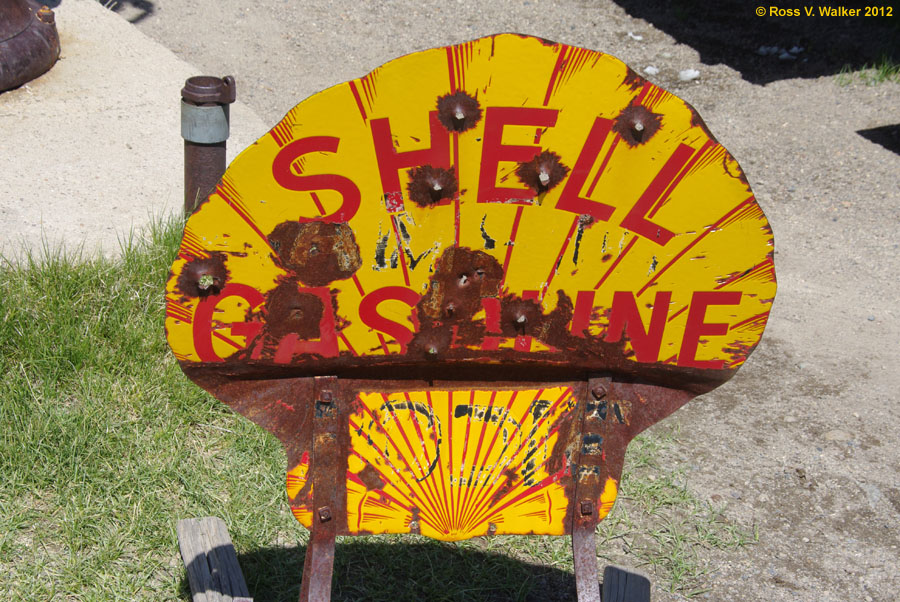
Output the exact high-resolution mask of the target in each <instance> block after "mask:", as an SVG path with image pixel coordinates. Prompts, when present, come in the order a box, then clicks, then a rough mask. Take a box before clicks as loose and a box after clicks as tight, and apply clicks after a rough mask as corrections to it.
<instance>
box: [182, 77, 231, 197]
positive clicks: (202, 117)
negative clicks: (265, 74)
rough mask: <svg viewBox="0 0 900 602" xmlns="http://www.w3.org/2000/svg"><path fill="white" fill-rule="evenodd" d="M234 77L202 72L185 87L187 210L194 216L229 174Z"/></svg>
mask: <svg viewBox="0 0 900 602" xmlns="http://www.w3.org/2000/svg"><path fill="white" fill-rule="evenodd" d="M235 97H236V95H235V87H234V78H233V77H232V76H230V75H226V76H225V77H223V78H218V77H211V76H208V75H201V76H197V77H191V78H188V80H187V81H185V82H184V88H182V89H181V136H182V138H184V213H185V215H190V214H191V213H193V211H194V209H195V208H196V207H197V205H198V204H199V203H200V202H201V201H202V200H203V199H205V198H206V197H207V196H208V195H209V193H210V192H212V190H213V189H214V188H215V186H216V184H217V183H218V182H219V179H220V178H221V177H222V174H223V173H225V143H226V141H227V140H228V134H229V124H230V113H229V105H230V104H231V103H233V102H234V99H235Z"/></svg>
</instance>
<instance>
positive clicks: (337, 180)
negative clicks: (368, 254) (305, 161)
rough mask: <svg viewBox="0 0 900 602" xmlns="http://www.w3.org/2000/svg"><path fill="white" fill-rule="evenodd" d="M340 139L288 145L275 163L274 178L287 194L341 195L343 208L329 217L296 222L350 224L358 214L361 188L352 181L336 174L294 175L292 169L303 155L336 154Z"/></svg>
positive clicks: (315, 139) (317, 138)
mask: <svg viewBox="0 0 900 602" xmlns="http://www.w3.org/2000/svg"><path fill="white" fill-rule="evenodd" d="M339 143H340V138H335V137H334V136H311V137H309V138H301V139H300V140H294V141H293V142H291V143H290V144H288V145H286V146H285V147H284V148H282V149H281V150H280V151H278V154H277V155H275V160H274V161H272V175H273V176H274V178H275V181H276V182H277V183H278V185H279V186H282V187H284V188H287V189H288V190H296V191H298V192H308V191H313V190H334V191H336V192H337V193H339V194H340V195H341V197H342V198H343V202H342V203H341V206H340V207H339V208H338V209H337V211H335V212H334V213H331V214H329V215H324V216H319V217H313V218H306V217H300V218H298V220H297V221H300V222H311V221H322V222H347V221H350V219H351V218H352V217H353V216H354V215H356V212H357V211H359V202H360V198H361V197H360V193H359V188H357V186H356V184H354V183H353V180H351V179H350V178H345V177H344V176H339V175H337V174H314V175H308V176H304V175H301V174H297V173H294V170H293V168H292V167H291V165H292V164H293V162H294V161H296V160H297V159H299V158H300V157H302V156H303V155H306V154H309V153H315V152H327V153H336V152H337V149H338V144H339Z"/></svg>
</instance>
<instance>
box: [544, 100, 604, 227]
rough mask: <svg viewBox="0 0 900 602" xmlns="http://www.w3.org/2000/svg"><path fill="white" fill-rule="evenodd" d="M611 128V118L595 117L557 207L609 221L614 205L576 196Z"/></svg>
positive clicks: (579, 192)
mask: <svg viewBox="0 0 900 602" xmlns="http://www.w3.org/2000/svg"><path fill="white" fill-rule="evenodd" d="M611 128H612V120H611V119H604V118H602V117H597V119H595V120H594V125H593V127H591V132H590V133H589V134H588V137H587V140H586V141H585V143H584V146H583V147H582V149H581V152H580V153H579V155H578V159H577V160H576V161H575V167H573V168H572V173H571V174H569V178H568V180H567V181H566V185H565V187H564V188H563V191H562V194H560V195H559V201H558V202H557V203H556V208H557V209H562V210H563V211H571V212H572V213H577V214H578V215H590V216H591V217H593V218H594V219H596V220H599V221H601V222H607V221H609V218H610V217H612V214H613V211H614V210H615V207H613V206H612V205H607V204H606V203H601V202H599V201H592V200H590V199H586V198H582V197H580V196H578V195H579V194H581V189H582V188H583V187H584V183H585V182H586V181H587V177H588V174H590V172H591V167H592V166H593V165H594V162H595V161H596V160H597V156H598V155H599V154H600V149H601V148H602V147H603V142H604V140H606V137H607V135H608V134H609V130H610V129H611Z"/></svg>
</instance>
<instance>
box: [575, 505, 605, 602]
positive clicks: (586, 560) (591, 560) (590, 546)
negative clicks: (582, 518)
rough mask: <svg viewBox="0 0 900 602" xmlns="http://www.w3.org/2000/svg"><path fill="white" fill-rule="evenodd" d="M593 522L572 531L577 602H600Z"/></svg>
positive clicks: (587, 522) (583, 524) (577, 526)
mask: <svg viewBox="0 0 900 602" xmlns="http://www.w3.org/2000/svg"><path fill="white" fill-rule="evenodd" d="M595 525H596V523H595V522H594V521H586V522H584V523H581V524H578V522H577V521H576V527H575V530H574V531H572V555H573V556H574V560H575V588H576V590H577V592H578V602H600V582H599V580H598V579H597V547H596V543H595V542H594V527H595Z"/></svg>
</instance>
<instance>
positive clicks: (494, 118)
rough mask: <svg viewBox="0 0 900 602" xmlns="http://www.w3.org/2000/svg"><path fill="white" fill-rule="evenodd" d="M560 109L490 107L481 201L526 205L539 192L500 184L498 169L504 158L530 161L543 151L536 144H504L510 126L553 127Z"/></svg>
mask: <svg viewBox="0 0 900 602" xmlns="http://www.w3.org/2000/svg"><path fill="white" fill-rule="evenodd" d="M558 114H559V111H558V110H557V109H530V108H525V107H488V108H487V111H485V116H484V142H483V144H482V147H481V172H480V174H479V177H478V202H479V203H518V204H525V203H528V202H529V201H530V200H531V199H533V198H534V196H535V193H534V191H533V190H531V189H530V188H527V187H520V188H512V187H501V186H497V184H496V182H497V170H498V169H499V166H500V162H501V161H512V162H515V163H526V162H528V161H531V160H532V159H533V158H534V157H535V156H537V155H539V154H540V153H541V147H540V146H535V145H514V144H503V128H504V127H506V126H531V127H542V128H549V127H553V126H554V125H556V116H557V115H558Z"/></svg>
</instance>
